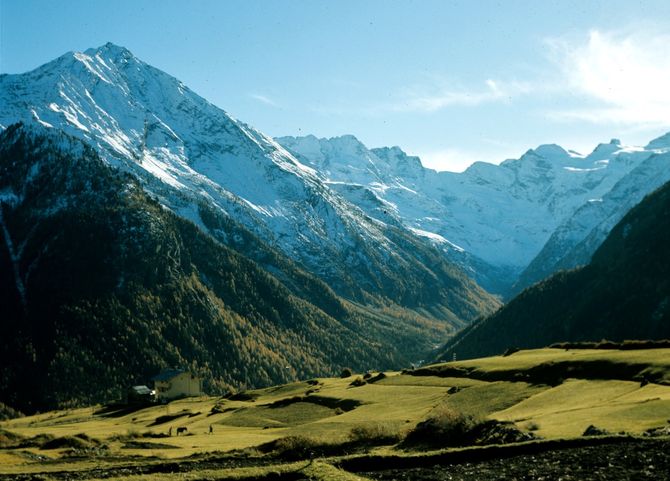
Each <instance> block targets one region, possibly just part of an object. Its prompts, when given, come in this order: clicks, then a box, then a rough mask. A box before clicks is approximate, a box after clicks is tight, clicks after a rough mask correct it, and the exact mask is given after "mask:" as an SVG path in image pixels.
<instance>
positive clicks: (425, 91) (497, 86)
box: [389, 79, 533, 112]
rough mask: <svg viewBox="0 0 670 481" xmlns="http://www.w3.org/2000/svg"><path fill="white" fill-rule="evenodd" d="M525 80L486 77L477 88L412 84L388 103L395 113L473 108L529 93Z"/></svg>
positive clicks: (529, 89) (529, 88)
mask: <svg viewBox="0 0 670 481" xmlns="http://www.w3.org/2000/svg"><path fill="white" fill-rule="evenodd" d="M532 90H533V86H532V85H531V84H530V83H528V82H516V81H515V82H503V81H499V80H493V79H487V80H486V81H485V82H483V85H482V86H481V87H480V88H478V89H465V88H457V87H456V88H455V87H453V86H451V85H445V84H444V83H442V85H440V86H439V87H431V88H426V87H413V88H411V89H407V91H406V92H405V93H404V95H402V96H401V98H400V99H399V100H398V101H397V102H395V103H394V104H392V105H391V106H390V108H389V109H390V110H394V111H398V112H434V111H437V110H441V109H444V108H447V107H452V106H464V107H473V106H478V105H481V104H485V103H491V102H508V101H511V100H512V99H513V98H514V97H516V96H518V95H523V94H527V93H529V92H531V91H532Z"/></svg>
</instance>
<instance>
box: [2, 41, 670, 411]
mask: <svg viewBox="0 0 670 481" xmlns="http://www.w3.org/2000/svg"><path fill="white" fill-rule="evenodd" d="M0 130H1V131H2V134H0V305H1V306H2V313H1V314H0V315H1V316H2V317H1V318H0V323H1V327H2V330H3V334H5V333H6V335H3V336H2V339H1V340H0V363H1V367H0V401H2V402H5V403H7V404H9V405H11V406H13V407H16V408H19V409H21V410H25V411H34V410H42V409H45V408H51V407H55V406H60V407H62V406H68V405H71V404H77V403H82V402H98V401H104V400H109V399H110V398H113V397H114V396H117V395H118V393H119V392H120V391H121V389H123V388H124V387H126V386H128V385H131V384H133V383H137V382H140V381H143V380H145V379H147V378H148V377H149V376H150V375H151V374H152V373H155V372H156V370H158V369H160V368H162V367H167V366H182V367H188V368H189V369H191V370H192V371H195V372H198V373H199V374H201V375H202V376H203V378H204V379H205V381H206V386H205V387H206V390H207V391H209V392H211V393H220V392H224V391H227V390H229V389H231V388H239V387H241V386H243V385H250V384H251V385H255V386H260V385H268V384H271V383H278V382H286V381H289V380H293V379H296V378H301V379H304V378H307V377H310V376H316V375H332V374H334V373H336V372H339V370H340V369H342V367H344V366H350V367H352V368H354V369H356V370H359V371H363V370H366V369H390V368H400V367H403V366H407V365H409V364H410V363H412V362H416V361H419V360H421V359H425V358H426V356H428V355H429V353H430V352H431V350H432V349H434V348H435V347H436V346H438V345H441V344H442V343H444V342H445V341H446V340H447V339H448V338H449V337H450V336H452V335H453V334H455V332H456V331H457V330H458V329H461V328H465V327H466V326H469V325H471V324H472V323H473V322H474V321H476V320H477V319H479V318H482V317H484V316H487V315H490V314H492V313H493V312H495V311H496V310H497V309H498V308H499V307H500V306H501V301H502V300H503V299H508V298H510V297H511V296H512V295H513V294H515V293H518V292H521V291H522V290H523V289H524V288H526V287H528V286H530V285H532V284H534V283H535V282H537V281H540V280H542V279H544V278H545V277H547V276H549V275H551V274H553V273H554V272H556V271H557V270H558V269H565V268H572V267H576V266H578V265H582V264H586V263H588V262H589V260H590V259H591V256H592V255H593V254H594V252H596V250H597V249H598V248H599V246H600V245H601V244H602V243H603V241H604V240H605V238H606V237H607V236H608V234H609V233H610V231H611V230H612V228H613V227H614V226H615V225H616V224H617V223H618V222H619V221H620V220H621V219H622V218H623V217H624V215H626V213H627V212H628V211H629V210H630V209H631V208H632V207H634V206H635V205H636V204H637V203H638V202H640V201H641V200H642V199H643V198H644V196H645V195H646V194H648V193H650V192H652V191H654V190H655V189H657V188H658V187H660V186H661V185H663V184H664V183H665V182H667V181H668V180H670V168H669V167H670V165H669V163H670V136H665V137H661V138H659V139H656V140H654V141H652V142H650V143H649V144H648V145H647V146H645V147H627V146H623V145H621V143H620V142H619V141H617V140H612V141H611V142H610V143H607V144H601V145H599V146H598V147H596V148H595V150H594V151H593V152H592V153H590V154H588V155H581V154H577V153H575V152H570V151H566V150H564V149H563V148H561V147H559V146H557V145H543V146H540V147H538V148H536V149H533V150H529V151H528V152H526V153H525V154H524V155H523V156H521V157H520V158H519V159H511V160H506V161H504V162H503V163H502V164H500V165H499V166H496V165H491V164H485V163H475V164H473V165H472V166H471V167H470V168H469V169H467V170H466V171H465V172H463V173H461V174H456V173H450V172H436V171H433V170H430V169H427V168H424V167H423V166H422V165H421V162H420V160H419V159H418V158H417V157H412V156H408V155H407V154H405V153H404V152H403V151H402V150H401V149H400V148H398V147H392V148H386V147H384V148H376V149H369V148H367V147H366V146H365V145H363V144H362V143H361V142H360V141H358V140H357V139H356V138H355V137H353V136H343V137H337V138H332V139H317V138H315V137H313V136H307V137H298V138H295V137H283V138H279V139H272V138H270V137H268V136H266V135H264V134H263V133H261V132H259V131H258V130H256V129H254V128H253V127H251V126H249V125H247V124H245V123H243V122H241V121H239V120H236V119H234V118H232V117H231V116H230V115H228V114H227V113H226V112H225V111H223V110H221V109H220V108H218V107H216V106H214V105H212V104H211V103H209V102H208V101H206V100H205V99H203V98H201V97H199V96H198V95H197V94H195V93H194V92H193V91H191V90H190V89H189V88H188V87H187V86H185V85H184V84H183V83H182V82H180V81H179V80H177V79H175V78H173V77H171V76H169V75H168V74H166V73H164V72H162V71H160V70H158V69H156V68H153V67H151V66H149V65H147V64H145V63H144V62H142V61H141V60H139V59H137V58H136V57H134V56H133V54H132V53H131V52H129V51H128V50H127V49H125V48H122V47H119V46H116V45H113V44H106V45H104V46H102V47H100V48H97V49H89V50H87V51H85V52H75V53H67V54H65V55H63V56H61V57H59V58H57V59H55V60H53V61H52V62H50V63H47V64H45V65H43V66H41V67H39V68H37V69H35V70H33V71H31V72H27V73H24V74H19V75H2V76H0ZM599 252H600V251H599Z"/></svg>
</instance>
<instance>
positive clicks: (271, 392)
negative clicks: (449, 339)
mask: <svg viewBox="0 0 670 481" xmlns="http://www.w3.org/2000/svg"><path fill="white" fill-rule="evenodd" d="M358 377H360V376H358V375H354V376H352V377H349V378H344V379H340V378H328V379H315V380H310V381H305V382H296V383H292V384H287V385H283V386H277V387H271V388H267V389H260V390H256V391H249V392H246V393H244V395H242V396H240V395H238V396H236V397H234V398H232V399H230V398H229V399H224V398H214V397H201V398H189V399H183V400H179V401H174V402H171V403H169V404H166V405H153V406H149V407H144V408H123V407H117V408H114V407H111V406H106V407H105V406H94V407H87V408H80V409H72V410H67V411H55V412H49V413H44V414H39V415H35V416H30V417H24V418H18V419H13V420H9V421H5V422H2V423H0V447H1V448H2V449H0V479H1V478H2V477H3V476H5V477H6V478H7V479H11V478H9V476H10V475H12V476H13V475H16V474H20V473H23V474H27V473H41V474H40V475H41V476H42V477H43V478H44V479H49V477H50V476H52V477H53V478H54V479H64V476H65V475H64V474H63V473H67V472H70V471H79V472H80V479H95V478H96V476H101V477H106V478H110V476H109V474H107V475H105V476H102V475H101V474H100V472H99V471H95V470H93V468H101V469H110V470H112V473H114V472H116V471H114V470H118V469H119V467H121V466H131V467H137V466H145V467H146V466H164V465H165V463H167V462H169V460H173V459H179V460H180V463H182V464H183V465H187V464H188V463H190V462H201V463H202V465H201V466H200V465H199V467H198V469H194V470H189V471H188V472H182V473H178V474H177V473H175V474H174V475H173V474H170V473H168V472H160V473H144V472H137V473H136V474H133V473H134V471H133V470H132V469H131V470H130V471H129V472H128V473H126V474H124V475H119V476H118V478H119V479H133V477H135V478H137V479H172V477H175V479H205V478H207V477H212V478H216V479H228V478H230V479H244V478H249V479H252V478H255V477H259V476H261V477H262V476H264V475H266V474H267V475H269V474H268V473H273V472H275V473H282V472H286V473H295V472H297V471H298V470H300V473H301V476H302V475H304V476H305V477H311V478H313V479H355V477H354V475H353V474H351V473H348V472H346V471H343V470H342V469H338V468H337V467H336V466H338V465H339V464H338V463H339V462H340V461H341V460H342V459H346V458H347V456H359V457H360V456H376V457H379V456H381V457H384V456H388V457H394V458H397V457H399V456H400V457H416V456H425V455H426V449H423V448H421V449H420V448H412V446H405V445H404V444H403V443H402V442H401V441H402V439H403V438H404V437H405V436H406V435H407V434H408V433H409V432H410V431H411V430H413V429H414V428H415V426H416V425H417V423H419V422H420V421H422V420H424V419H426V418H427V417H430V416H431V415H433V414H435V413H438V412H442V411H444V410H449V411H450V412H457V413H460V414H462V415H464V416H468V417H469V418H468V419H470V418H471V419H476V420H478V421H479V422H482V421H485V420H499V421H507V422H510V423H512V424H513V426H515V427H516V428H517V429H518V430H519V431H521V432H529V433H532V434H533V435H534V436H535V437H536V438H538V440H536V441H532V442H536V443H537V442H543V440H560V439H571V438H581V437H582V434H583V432H584V430H585V429H586V428H587V427H588V426H590V425H593V426H596V427H597V428H599V429H601V430H604V431H606V432H607V433H610V434H612V435H619V434H621V433H626V434H628V435H635V436H638V435H642V434H643V433H644V432H645V431H646V430H648V429H651V428H661V427H664V426H668V423H669V422H670V382H669V381H670V349H647V350H642V349H641V350H629V351H613V350H581V349H575V350H563V349H541V350H533V351H519V352H517V353H514V354H512V355H510V356H506V357H491V358H485V359H476V360H471V361H462V362H453V363H446V364H438V365H432V366H427V367H424V368H421V369H418V370H416V371H413V372H407V373H404V374H403V373H386V377H385V378H383V379H380V380H377V381H376V382H374V383H366V384H364V385H362V386H357V387H356V386H352V385H351V383H352V381H353V380H354V379H356V378H358ZM235 399H237V400H235ZM210 426H211V428H212V431H213V432H212V433H210V432H209V431H210ZM178 427H186V428H187V429H188V432H187V434H186V435H184V434H181V435H176V431H177V428H178ZM170 430H171V431H172V436H168V432H169V431H170ZM73 438H75V439H74V440H73ZM540 438H541V439H540ZM277 440H280V442H278V443H277V444H275V445H268V444H267V443H271V442H272V441H277ZM48 441H50V444H48V443H47V442H48ZM282 442H283V443H284V444H281V443H282ZM291 443H294V444H291ZM263 445H265V446H263ZM294 445H295V446H296V452H295V453H293V455H292V452H291V449H293V446H294ZM282 446H284V447H283V451H282V448H281V447H282ZM305 446H307V448H306V449H307V451H309V450H313V451H314V452H316V454H315V455H309V456H308V455H305V454H304V453H303V454H300V448H301V447H305ZM446 446H447V443H445V446H432V447H431V449H434V450H436V451H435V452H443V451H444V450H445V449H450V448H446ZM273 449H274V451H273ZM453 449H486V448H478V447H468V446H465V447H458V448H453ZM307 451H305V452H307ZM311 456H315V458H317V459H314V460H310V459H306V458H308V457H311ZM214 458H216V459H219V460H220V461H219V462H218V464H217V463H215V462H213V461H212V459H214ZM300 458H304V459H300ZM238 461H239V462H238ZM133 469H134V468H133ZM156 469H158V468H156ZM161 469H162V468H161ZM149 471H151V470H149ZM159 471H160V470H159ZM50 473H51V474H50ZM82 473H84V474H82ZM111 479H114V477H113V476H111Z"/></svg>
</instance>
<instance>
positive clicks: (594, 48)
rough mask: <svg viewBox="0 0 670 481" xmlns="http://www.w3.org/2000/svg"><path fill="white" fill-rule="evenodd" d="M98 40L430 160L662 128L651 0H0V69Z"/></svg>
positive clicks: (280, 128)
mask: <svg viewBox="0 0 670 481" xmlns="http://www.w3.org/2000/svg"><path fill="white" fill-rule="evenodd" d="M108 41H111V42H113V43H115V44H118V45H122V46H124V47H126V48H128V49H129V50H131V51H132V52H133V53H134V54H135V55H136V56H138V57H139V58H141V59H143V60H144V61H146V62H147V63H149V64H151V65H154V66H156V67H158V68H160V69H162V70H164V71H166V72H169V73H170V74H172V75H174V76H176V77H177V78H179V79H180V80H182V81H183V82H184V83H185V84H186V85H188V86H189V87H191V88H192V89H193V90H194V91H196V92H197V93H199V94H200V95H202V96H203V97H205V98H207V99H208V100H209V101H211V102H212V103H214V104H216V105H217V106H219V107H221V108H223V109H225V110H226V111H227V112H229V113H230V114H231V115H233V116H234V117H237V118H239V119H241V120H243V121H245V122H247V123H250V124H251V125H253V126H255V127H256V128H258V129H260V130H261V131H263V132H265V133H267V134H269V135H272V136H285V135H293V136H299V135H308V134H313V135H316V136H317V137H333V136H339V135H343V134H353V135H355V136H356V137H358V138H359V139H360V140H361V141H362V142H364V143H365V144H366V145H368V146H369V147H379V146H393V145H398V146H400V147H401V148H402V149H404V150H405V151H406V152H408V153H410V154H414V155H418V156H420V157H421V159H422V162H423V164H424V165H426V166H427V167H431V168H434V169H437V170H451V171H462V170H464V169H465V168H466V167H467V166H468V165H470V164H471V163H473V162H475V161H486V162H492V163H500V162H501V161H503V160H505V159H506V158H510V157H518V156H519V155H520V154H522V153H523V152H524V151H525V150H527V149H529V148H532V147H535V146H537V145H539V144H545V143H557V144H560V145H561V146H563V147H564V148H566V149H572V150H575V151H578V152H581V153H583V154H587V153H589V152H590V151H591V150H592V149H593V148H594V147H595V145H596V144H597V143H598V142H607V141H609V139H610V138H611V137H618V138H621V140H622V142H623V143H624V144H628V145H644V144H646V143H647V142H648V141H649V140H650V139H652V138H654V137H657V136H659V135H661V134H663V133H665V132H667V131H668V130H669V129H670V88H669V87H668V86H669V85H670V2H667V0H665V1H651V0H649V1H644V2H630V1H613V0H608V1H604V2H600V1H583V0H578V1H567V0H566V1H562V2H537V1H509V2H499V1H498V2H494V1H477V2H472V1H463V2H458V1H448V2H447V1H442V0H438V1H416V2H410V1H403V2H393V1H366V2H360V1H337V2H334V1H329V2H326V1H255V0H245V1H226V2H221V1H198V2H183V1H170V0H160V1H148V0H145V1H137V0H134V1H114V2H91V1H68V2H51V1H30V0H22V1H13V0H0V72H1V73H20V72H25V71H28V70H31V69H33V68H35V67H37V66H39V65H41V64H43V63H45V62H47V61H49V60H51V59H53V58H55V57H57V56H59V55H61V54H63V53H64V52H67V51H83V50H86V49H87V48H90V47H97V46H100V45H102V44H104V43H106V42H108Z"/></svg>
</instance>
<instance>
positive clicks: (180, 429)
mask: <svg viewBox="0 0 670 481" xmlns="http://www.w3.org/2000/svg"><path fill="white" fill-rule="evenodd" d="M187 432H188V428H187V427H185V426H181V427H179V428H177V436H179V435H180V434H186V433H187Z"/></svg>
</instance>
